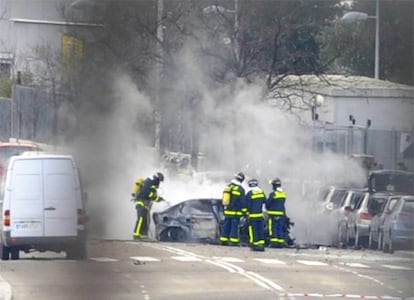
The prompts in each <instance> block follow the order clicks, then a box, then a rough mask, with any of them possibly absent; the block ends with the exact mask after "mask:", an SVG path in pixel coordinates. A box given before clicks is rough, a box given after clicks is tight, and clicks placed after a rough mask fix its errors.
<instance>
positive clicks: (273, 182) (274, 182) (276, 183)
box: [270, 178, 282, 188]
mask: <svg viewBox="0 0 414 300" xmlns="http://www.w3.org/2000/svg"><path fill="white" fill-rule="evenodd" d="M270 184H271V185H272V186H273V188H278V187H281V186H282V181H280V179H279V178H275V179H272V180H270Z"/></svg>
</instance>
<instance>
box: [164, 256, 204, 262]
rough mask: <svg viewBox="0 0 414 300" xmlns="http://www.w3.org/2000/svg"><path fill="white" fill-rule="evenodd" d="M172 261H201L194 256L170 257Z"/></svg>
mask: <svg viewBox="0 0 414 300" xmlns="http://www.w3.org/2000/svg"><path fill="white" fill-rule="evenodd" d="M171 258H172V259H175V260H179V261H185V262H193V261H201V259H200V258H198V257H195V256H171Z"/></svg>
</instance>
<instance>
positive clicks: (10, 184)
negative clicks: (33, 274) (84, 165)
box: [0, 153, 87, 260]
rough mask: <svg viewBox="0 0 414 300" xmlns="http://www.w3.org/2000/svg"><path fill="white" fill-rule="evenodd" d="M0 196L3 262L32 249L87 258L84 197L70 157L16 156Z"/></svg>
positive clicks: (69, 256)
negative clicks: (0, 201)
mask: <svg viewBox="0 0 414 300" xmlns="http://www.w3.org/2000/svg"><path fill="white" fill-rule="evenodd" d="M0 197H1V198H2V199H3V202H2V203H1V204H0V208H1V214H0V256H1V259H2V260H8V259H9V258H10V256H11V259H19V252H20V251H24V252H29V251H32V250H36V251H41V252H42V251H56V252H60V251H65V252H66V256H67V258H72V259H73V258H77V259H84V258H86V238H87V236H86V233H87V231H86V222H87V215H86V209H85V201H86V193H84V192H83V190H82V184H81V180H80V177H79V172H78V169H77V166H76V164H75V161H74V159H73V157H72V156H70V155H51V154H49V155H46V154H38V155H31V154H30V153H27V155H24V154H23V155H19V156H12V157H11V158H10V161H9V163H8V167H7V171H6V173H5V184H4V190H3V191H2V195H1V196H0Z"/></svg>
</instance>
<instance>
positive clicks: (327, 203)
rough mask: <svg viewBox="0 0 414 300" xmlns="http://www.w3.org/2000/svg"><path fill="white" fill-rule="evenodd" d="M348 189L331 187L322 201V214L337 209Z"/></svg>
mask: <svg viewBox="0 0 414 300" xmlns="http://www.w3.org/2000/svg"><path fill="white" fill-rule="evenodd" d="M347 190H349V187H338V186H331V187H330V188H329V190H328V191H327V192H326V194H325V196H324V197H323V200H322V212H323V213H331V212H332V211H333V210H334V209H337V208H339V206H340V204H341V200H342V198H343V196H344V195H345V193H346V191H347Z"/></svg>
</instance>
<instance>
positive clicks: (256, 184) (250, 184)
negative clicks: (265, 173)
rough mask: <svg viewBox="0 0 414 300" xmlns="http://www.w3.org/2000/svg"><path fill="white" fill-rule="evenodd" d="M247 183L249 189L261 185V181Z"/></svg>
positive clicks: (251, 180)
mask: <svg viewBox="0 0 414 300" xmlns="http://www.w3.org/2000/svg"><path fill="white" fill-rule="evenodd" d="M247 183H248V185H249V187H255V186H258V185H259V181H258V180H257V179H250V180H249V181H248V182H247Z"/></svg>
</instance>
